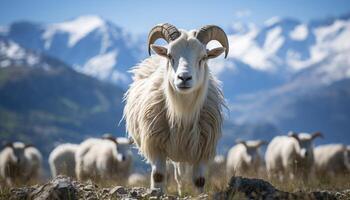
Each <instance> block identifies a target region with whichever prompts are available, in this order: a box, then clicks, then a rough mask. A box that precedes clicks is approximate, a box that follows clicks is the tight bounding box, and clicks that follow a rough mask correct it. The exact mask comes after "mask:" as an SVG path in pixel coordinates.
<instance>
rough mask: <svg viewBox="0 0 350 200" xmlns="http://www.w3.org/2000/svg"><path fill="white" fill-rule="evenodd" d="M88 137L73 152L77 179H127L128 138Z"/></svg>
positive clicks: (129, 157) (128, 164)
mask: <svg viewBox="0 0 350 200" xmlns="http://www.w3.org/2000/svg"><path fill="white" fill-rule="evenodd" d="M119 141H121V143H120V144H119V143H118V139H115V138H105V139H100V138H90V139H87V140H85V141H84V142H82V143H81V144H80V145H79V147H78V149H77V152H76V154H75V160H76V167H75V172H76V175H77V178H78V180H87V179H92V180H95V181H102V180H104V181H106V180H108V181H117V182H118V183H124V182H126V181H127V179H128V176H129V172H130V167H131V154H130V153H129V151H127V148H128V147H129V144H130V142H129V140H127V139H126V138H123V139H119Z"/></svg>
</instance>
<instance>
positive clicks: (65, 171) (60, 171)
mask: <svg viewBox="0 0 350 200" xmlns="http://www.w3.org/2000/svg"><path fill="white" fill-rule="evenodd" d="M78 146H79V145H77V144H70V143H67V144H61V145H58V146H57V147H56V148H55V149H54V150H52V152H51V153H50V156H49V165H50V169H51V175H52V177H56V176H58V175H66V176H69V177H73V178H76V175H75V152H76V151H77V149H78Z"/></svg>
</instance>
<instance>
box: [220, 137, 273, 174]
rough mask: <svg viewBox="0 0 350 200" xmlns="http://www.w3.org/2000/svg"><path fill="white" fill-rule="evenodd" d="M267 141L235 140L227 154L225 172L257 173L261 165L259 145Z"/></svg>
mask: <svg viewBox="0 0 350 200" xmlns="http://www.w3.org/2000/svg"><path fill="white" fill-rule="evenodd" d="M264 144H267V142H265V141H262V140H249V141H241V140H237V141H236V145H235V146H233V147H232V148H231V149H230V150H229V152H228V155H227V163H226V172H227V175H229V177H230V176H233V175H236V176H237V175H239V176H242V175H244V176H247V175H258V171H259V170H260V168H261V166H262V163H263V162H262V158H261V154H260V147H261V146H262V145H264Z"/></svg>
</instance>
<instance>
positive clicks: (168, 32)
mask: <svg viewBox="0 0 350 200" xmlns="http://www.w3.org/2000/svg"><path fill="white" fill-rule="evenodd" d="M180 35H181V33H180V31H179V30H177V28H176V27H175V26H173V25H171V24H168V23H165V24H159V25H156V26H155V27H153V28H152V30H151V31H150V32H149V34H148V44H147V46H148V54H149V55H151V44H153V43H154V42H155V41H156V40H157V39H159V38H163V39H164V40H166V41H167V42H168V43H169V42H170V41H174V40H176V38H178V37H179V36H180Z"/></svg>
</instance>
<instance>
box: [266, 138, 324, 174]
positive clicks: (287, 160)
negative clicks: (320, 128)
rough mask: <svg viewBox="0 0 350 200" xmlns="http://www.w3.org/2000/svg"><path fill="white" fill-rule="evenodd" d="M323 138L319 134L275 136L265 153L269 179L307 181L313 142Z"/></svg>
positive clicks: (312, 155)
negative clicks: (300, 179)
mask: <svg viewBox="0 0 350 200" xmlns="http://www.w3.org/2000/svg"><path fill="white" fill-rule="evenodd" d="M317 137H323V136H322V134H321V133H320V132H315V133H313V134H309V133H300V134H296V133H294V132H289V134H288V136H276V137H275V138H273V139H272V141H271V142H270V144H269V145H268V146H267V150H266V153H265V162H266V170H267V173H268V175H269V177H270V178H272V177H277V176H278V177H279V179H280V180H283V179H286V178H291V179H294V178H297V177H303V178H305V179H307V178H308V177H309V175H310V173H311V172H312V171H313V165H314V153H313V140H314V139H315V138H317Z"/></svg>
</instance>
